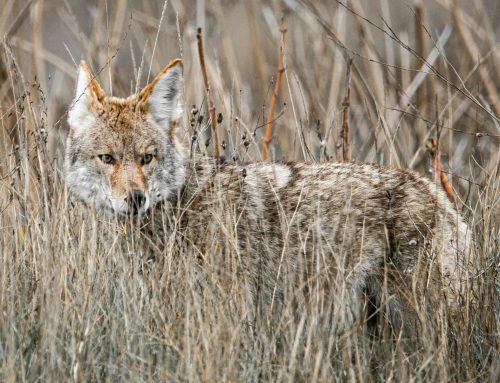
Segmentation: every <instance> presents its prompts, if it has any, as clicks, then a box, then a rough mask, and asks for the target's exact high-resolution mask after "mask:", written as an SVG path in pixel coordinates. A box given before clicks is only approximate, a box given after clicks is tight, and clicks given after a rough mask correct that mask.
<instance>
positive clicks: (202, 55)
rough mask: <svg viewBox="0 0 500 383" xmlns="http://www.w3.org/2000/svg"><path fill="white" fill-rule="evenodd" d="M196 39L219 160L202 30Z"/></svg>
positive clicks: (215, 124)
mask: <svg viewBox="0 0 500 383" xmlns="http://www.w3.org/2000/svg"><path fill="white" fill-rule="evenodd" d="M196 39H197V40H198V56H199V57H200V65H201V73H202V74H203V82H204V84H205V92H206V95H207V106H208V113H209V115H210V127H211V128H212V139H213V143H214V155H215V157H216V158H219V157H220V152H219V138H218V137H217V119H216V118H215V104H214V99H213V97H212V93H211V92H210V83H209V82H208V76H207V67H206V65H205V52H204V50H203V40H202V35H201V28H198V33H197V34H196Z"/></svg>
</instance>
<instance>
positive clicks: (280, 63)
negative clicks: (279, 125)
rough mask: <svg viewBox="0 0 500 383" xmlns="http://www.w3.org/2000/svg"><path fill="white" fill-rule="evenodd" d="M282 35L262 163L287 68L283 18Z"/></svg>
mask: <svg viewBox="0 0 500 383" xmlns="http://www.w3.org/2000/svg"><path fill="white" fill-rule="evenodd" d="M280 33H281V43H280V48H279V53H278V73H277V74H276V81H275V82H274V90H273V97H272V98H271V105H270V106H269V114H268V115H267V122H266V130H265V133H264V146H263V148H262V161H265V160H266V158H267V153H268V152H269V144H270V143H271V138H272V136H271V131H272V126H273V116H274V109H275V108H276V100H277V98H278V93H279V90H280V83H281V77H282V76H283V72H284V71H285V66H284V65H283V47H284V45H285V33H286V24H285V19H284V18H283V17H282V18H281V22H280Z"/></svg>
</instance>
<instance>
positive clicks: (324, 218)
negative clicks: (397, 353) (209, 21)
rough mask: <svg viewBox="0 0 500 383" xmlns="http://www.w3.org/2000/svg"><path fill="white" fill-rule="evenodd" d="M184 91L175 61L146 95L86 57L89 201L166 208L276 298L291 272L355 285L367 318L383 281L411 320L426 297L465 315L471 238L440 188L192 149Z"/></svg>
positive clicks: (83, 137) (78, 134)
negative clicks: (123, 93) (185, 139)
mask: <svg viewBox="0 0 500 383" xmlns="http://www.w3.org/2000/svg"><path fill="white" fill-rule="evenodd" d="M182 84H183V66H182V62H181V60H180V59H176V60H173V61H172V62H170V63H169V64H168V65H167V66H166V67H165V68H164V69H163V70H162V71H161V72H160V73H159V74H158V75H157V76H156V77H155V78H154V79H153V81H152V82H151V83H150V84H149V85H147V86H146V87H145V88H143V89H142V90H141V91H140V92H138V93H137V94H134V95H132V96H130V97H128V98H126V99H122V98H116V97H106V96H105V94H104V92H103V90H102V89H101V87H100V86H99V84H98V83H97V81H96V80H95V78H94V77H93V76H92V74H91V71H90V70H89V68H88V66H87V65H86V64H85V62H83V61H82V63H81V66H80V69H79V74H78V83H77V89H76V97H75V100H74V103H73V104H72V106H71V108H70V111H69V118H68V121H69V125H70V133H69V137H68V142H67V158H66V182H67V187H68V189H69V191H70V192H71V193H72V194H73V195H74V196H75V197H76V198H78V199H80V200H83V201H84V202H86V203H87V204H90V205H92V206H94V207H96V208H97V209H98V210H107V211H111V212H114V213H115V214H116V215H117V216H121V217H130V216H133V217H135V218H139V219H141V217H147V216H150V215H154V214H156V213H157V212H158V211H160V210H162V211H163V212H166V214H167V215H168V217H167V220H166V221H164V222H163V227H162V228H161V229H162V230H166V231H167V232H170V233H173V234H176V233H178V238H179V239H180V241H181V242H180V243H184V244H187V243H189V244H191V245H192V248H193V249H196V250H195V251H197V252H198V254H199V256H200V257H201V258H202V259H204V258H207V257H210V256H211V255H214V254H215V255H217V254H219V255H220V254H225V252H233V253H235V254H237V258H236V259H238V260H239V262H241V265H240V270H243V272H242V273H243V275H244V278H245V280H246V281H249V282H248V283H249V288H250V290H251V294H250V295H252V296H255V294H256V292H257V291H259V292H260V293H261V297H262V298H263V301H264V302H269V301H271V302H272V301H275V300H277V299H279V296H280V288H277V287H276V286H278V284H279V283H278V282H279V280H280V279H281V280H283V278H284V276H285V275H287V276H288V277H287V278H288V279H287V280H294V277H293V276H294V275H301V277H300V278H302V280H305V279H307V278H308V276H314V275H315V274H316V273H318V272H322V273H326V274H332V275H337V276H339V275H340V276H341V278H342V280H343V281H344V287H345V288H344V291H345V292H347V295H346V298H345V299H346V304H345V305H346V307H347V308H348V309H349V310H347V311H349V312H347V311H346V317H352V318H355V317H356V316H357V315H358V314H357V312H358V310H359V306H360V304H359V302H360V297H363V296H366V295H367V294H368V295H369V296H370V299H371V300H372V301H373V302H377V300H378V302H380V296H379V295H380V294H381V290H382V287H383V286H384V287H386V288H387V290H386V291H388V293H389V294H390V295H391V298H392V299H390V300H389V303H388V304H387V306H388V312H389V316H390V317H391V318H392V320H393V321H394V322H395V323H396V324H399V325H403V324H404V323H406V322H408V321H410V320H414V319H409V318H407V317H405V315H407V313H411V312H413V313H414V312H415V307H416V305H418V304H419V300H421V299H423V297H424V295H425V294H427V295H428V296H430V298H433V299H434V302H436V304H437V303H439V302H443V301H444V302H447V303H448V304H449V307H451V309H452V310H456V309H458V305H459V297H460V292H461V291H463V290H464V287H465V282H466V276H467V270H468V269H469V260H468V256H469V253H470V247H471V246H470V244H471V239H470V237H471V236H470V233H469V228H468V225H467V224H466V223H465V222H464V220H463V219H462V218H461V216H460V214H459V213H458V212H457V210H456V208H455V207H454V206H453V204H452V203H451V202H450V201H449V200H448V198H447V196H446V194H445V193H444V192H443V191H442V190H440V189H439V187H438V186H436V185H435V184H434V183H432V182H430V181H428V180H427V179H426V178H424V177H422V176H419V175H417V174H416V173H414V172H411V171H406V170H400V169H390V168H386V167H383V166H379V165H367V164H355V163H331V162H328V163H292V162H290V163H269V162H256V163H249V164H236V163H228V162H226V163H221V162H220V161H217V159H213V158H210V157H207V156H202V155H201V154H197V153H191V154H190V153H189V151H188V150H187V149H186V148H185V147H184V146H183V145H182V144H181V142H180V140H179V139H178V138H177V134H176V130H177V129H178V128H177V126H178V124H179V120H180V118H181V115H182V112H183V110H182V89H183V85H182ZM176 243H179V242H176ZM221 245H223V246H221ZM218 259H219V262H220V259H224V257H219V258H218ZM318 270H321V271H318ZM290 276H292V277H290ZM300 278H295V281H296V282H297V280H298V279H300ZM327 280H328V279H327ZM408 315H409V314H408Z"/></svg>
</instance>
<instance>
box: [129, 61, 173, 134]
mask: <svg viewBox="0 0 500 383" xmlns="http://www.w3.org/2000/svg"><path fill="white" fill-rule="evenodd" d="M139 102H140V104H141V108H142V109H143V110H145V111H147V112H149V113H151V116H152V117H153V118H154V120H155V121H156V122H157V123H158V124H160V125H161V126H164V127H167V128H169V127H170V126H171V125H172V123H175V122H176V121H177V120H178V119H179V118H180V117H181V115H182V61H181V59H175V60H173V61H171V62H170V63H169V64H168V65H167V66H166V67H165V68H163V70H162V71H161V72H160V73H159V74H158V75H157V76H156V77H155V78H154V80H153V81H151V83H150V84H149V85H147V86H146V87H145V88H144V89H143V90H141V92H140V93H139Z"/></svg>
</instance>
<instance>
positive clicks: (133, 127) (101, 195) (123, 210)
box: [66, 59, 185, 215]
mask: <svg viewBox="0 0 500 383" xmlns="http://www.w3.org/2000/svg"><path fill="white" fill-rule="evenodd" d="M181 94H182V62H181V60H179V59H177V60H173V61H172V62H171V63H170V64H168V65H167V66H166V67H165V68H164V69H163V70H162V71H161V72H160V73H159V74H158V76H156V78H155V79H154V80H153V81H152V82H151V83H150V84H149V85H147V86H146V87H145V88H144V89H142V90H141V91H140V92H139V93H137V94H135V95H132V96H130V97H128V98H126V99H120V98H116V97H106V96H105V94H104V92H103V90H102V89H101V87H100V86H99V84H98V83H97V81H96V80H95V78H94V77H93V76H92V74H91V72H90V70H89V67H88V66H87V65H86V64H85V62H83V61H82V63H81V65H80V70H79V73H78V84H77V87H76V96H75V100H74V101H73V104H72V105H71V109H70V111H69V117H68V122H69V125H70V133H69V138H68V143H67V158H66V162H67V163H66V183H67V185H68V187H69V190H70V191H71V193H72V194H73V195H75V196H76V197H78V198H79V199H81V200H83V201H85V202H87V203H90V204H93V205H95V206H96V207H98V208H101V207H107V208H111V209H112V210H114V211H115V212H116V213H118V214H120V215H124V214H141V213H144V212H145V211H146V210H148V208H150V207H152V206H154V205H155V204H156V203H157V202H158V201H160V200H163V199H166V198H169V197H171V196H173V195H176V193H177V191H178V190H179V189H180V188H181V187H182V185H183V183H184V179H185V172H184V166H183V158H184V156H183V150H182V148H181V146H180V145H179V143H178V142H177V140H176V137H175V136H176V135H175V132H174V130H175V125H176V123H177V121H178V120H179V118H180V117H181V113H182V105H181V99H182V96H181Z"/></svg>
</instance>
